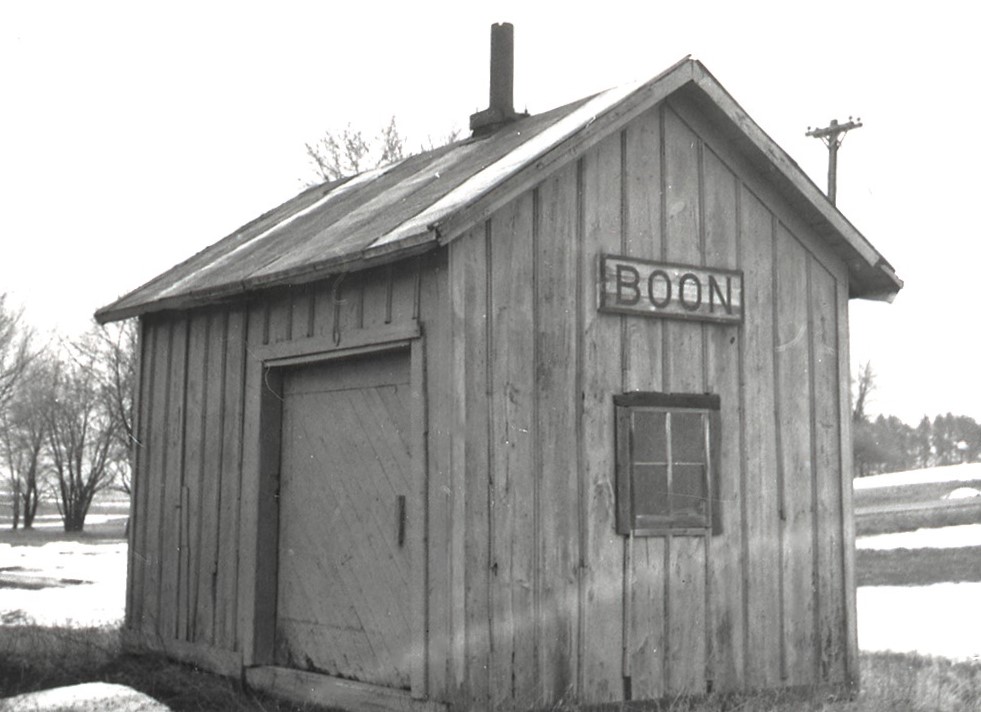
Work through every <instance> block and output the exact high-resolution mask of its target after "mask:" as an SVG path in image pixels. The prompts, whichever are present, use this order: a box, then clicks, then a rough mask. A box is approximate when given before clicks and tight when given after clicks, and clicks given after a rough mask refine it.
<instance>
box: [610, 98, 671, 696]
mask: <svg viewBox="0 0 981 712" xmlns="http://www.w3.org/2000/svg"><path fill="white" fill-rule="evenodd" d="M661 123H662V122H661V112H660V109H659V108H655V109H652V110H651V111H649V112H647V113H646V114H644V115H643V116H642V117H640V118H638V119H637V120H636V121H634V122H632V123H631V124H629V125H628V126H627V127H626V129H625V130H624V139H623V144H622V154H623V165H624V168H623V181H624V196H623V208H622V209H623V214H624V218H623V227H624V230H623V252H624V253H625V254H628V255H631V256H635V257H641V258H644V259H651V260H660V259H662V258H663V254H662V252H663V249H662V246H663V234H664V229H663V216H664V209H663V208H664V206H663V197H664V193H663V188H664V186H663V181H662V175H663V171H662V166H661V163H662V161H661V158H662V141H661ZM620 322H621V343H622V351H621V371H622V389H623V390H624V391H660V390H663V389H664V379H663V373H662V367H663V360H662V351H663V344H664V325H663V322H662V320H660V319H643V318H633V317H621V318H620ZM631 547H632V548H631V552H632V553H631V555H630V556H629V557H628V560H627V561H626V566H625V574H624V575H625V581H624V593H625V595H624V606H625V609H626V615H625V616H624V618H625V622H626V630H625V631H624V645H625V647H626V656H625V658H626V661H627V662H628V663H629V669H627V670H624V671H623V674H624V676H626V677H629V678H630V686H631V688H632V690H631V691H632V694H633V697H634V698H636V699H646V698H657V697H661V696H663V695H664V694H665V691H666V690H665V687H664V650H665V649H664V601H665V593H666V590H665V582H666V578H665V577H666V571H665V567H664V560H665V556H664V554H665V550H666V549H665V540H664V537H637V538H635V539H634V540H633V543H632V545H631Z"/></svg>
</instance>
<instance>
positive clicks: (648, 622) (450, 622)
mask: <svg viewBox="0 0 981 712" xmlns="http://www.w3.org/2000/svg"><path fill="white" fill-rule="evenodd" d="M505 29H506V28H505ZM495 31H503V30H495ZM505 45H506V42H505ZM496 61H497V60H492V63H494V62H496ZM507 64H508V61H504V65H505V66H506V65H507ZM505 74H506V72H505ZM495 76H497V75H495ZM496 87H497V88H496V89H494V88H492V91H491V105H490V107H489V109H488V110H487V111H485V112H481V113H480V114H476V115H475V116H474V117H473V123H474V135H473V136H472V137H470V138H468V139H466V140H463V141H461V142H459V143H454V144H452V145H449V146H445V147H442V148H438V149H435V150H433V151H429V152H427V153H424V154H420V155H416V156H412V157H410V158H407V159H405V160H403V161H401V162H399V163H396V164H394V165H390V166H386V167H383V168H380V169H377V170H373V171H369V172H367V173H364V174H361V175H358V176H355V177H352V178H350V179H345V180H341V181H337V182H333V183H327V184H324V185H320V186H317V187H314V188H311V189H309V190H307V191H305V192H303V193H301V194H300V195H298V196H297V197H295V198H293V199H292V200H290V201H288V202H287V203H285V204H283V205H281V206H279V207H277V208H275V209H273V210H271V211H270V212H268V213H266V214H264V215H262V216H261V217H259V218H257V219H256V220H254V221H253V222H251V223H249V224H248V225H246V226H244V227H242V228H241V229H239V230H237V231H236V232H234V233H233V234H231V235H229V236H228V237H226V238H225V239H223V240H221V241H219V242H217V243H215V244H214V245H212V246H210V247H208V248H207V249H205V250H203V251H202V252H200V253H199V254H197V255H195V256H193V257H191V258H190V259H189V260H187V261H186V262H184V263H182V264H180V265H178V266H176V267H174V268H173V269H171V270H170V271H168V272H167V273H165V274H163V275H161V276H160V277H158V278H156V279H154V280H152V281H151V282H149V283H148V284H146V285H144V286H142V287H140V288H139V289H137V290H135V291H134V292H132V293H130V294H129V295H127V296H125V297H123V298H121V299H120V300H118V301H117V302H115V303H114V304H112V305H110V306H107V307H105V308H103V309H102V310H100V311H99V312H98V314H97V317H98V319H99V320H100V321H103V322H105V321H111V320H116V319H123V318H127V317H133V316H138V317H139V318H140V325H141V326H140V333H141V342H140V343H141V346H140V349H141V358H140V375H139V379H138V381H139V392H138V426H137V429H138V447H137V453H136V475H135V478H134V481H135V490H134V495H133V516H132V522H131V528H130V559H129V585H128V589H127V604H126V623H125V635H126V640H127V644H128V645H130V646H131V647H133V648H136V649H139V650H153V651H163V652H165V653H167V654H169V655H171V656H173V657H175V658H178V659H181V660H186V661H191V662H194V663H196V664H198V665H201V666H203V667H206V668H208V669H211V670H214V671H217V672H219V673H223V674H227V675H235V676H237V675H242V674H244V677H245V679H246V680H247V681H248V683H250V684H252V685H255V686H258V687H262V688H266V689H271V690H273V691H276V692H278V693H282V694H286V695H291V696H294V697H300V698H303V699H316V700H320V701H325V702H331V703H334V704H339V705H348V706H350V707H352V708H358V709H362V708H363V709H374V708H379V709H413V708H419V709H444V708H445V709H452V710H469V709H526V708H531V707H547V706H550V705H554V704H556V703H559V702H604V701H619V700H625V699H646V698H658V697H664V696H676V695H679V694H700V693H705V692H707V691H740V690H750V689H758V688H774V687H780V688H789V687H794V688H798V687H799V688H815V687H822V688H823V687H825V686H827V687H830V688H835V687H844V686H848V685H851V684H854V683H855V682H856V681H857V677H858V650H857V644H856V627H855V583H854V570H853V548H854V530H853V523H852V499H851V498H852V486H851V477H852V473H851V457H850V451H851V447H850V444H851V434H850V430H849V423H850V418H849V365H848V300H849V298H872V299H879V298H886V299H888V298H891V296H892V295H894V294H895V293H896V292H897V291H898V290H899V289H900V287H901V286H902V283H901V281H900V280H899V279H898V278H897V277H896V275H895V274H894V272H893V270H892V269H891V268H890V266H889V264H888V263H887V262H886V261H885V260H884V259H883V257H882V256H881V255H880V254H879V252H877V251H876V250H875V249H874V248H873V247H872V245H871V244H870V243H869V242H868V241H867V240H866V238H865V237H863V236H862V234H860V233H859V232H858V230H856V229H855V227H853V226H852V225H851V223H849V222H848V220H847V219H846V218H845V217H844V216H843V215H842V214H841V213H840V212H839V211H838V210H837V209H836V208H835V207H834V206H833V205H832V204H831V203H830V202H829V201H828V200H827V199H826V197H825V196H824V194H823V193H822V192H821V191H820V190H819V189H818V188H817V187H816V186H815V185H814V184H813V183H812V182H811V181H810V180H809V179H808V178H807V177H806V176H805V175H804V174H803V173H802V171H801V170H800V168H798V166H797V165H796V164H795V163H794V162H793V161H792V160H791V159H790V158H789V157H788V156H787V155H786V154H785V153H784V151H783V150H781V149H780V148H779V147H778V146H777V145H776V144H775V143H774V142H773V141H772V140H771V139H770V138H769V137H768V136H767V135H766V134H765V133H764V132H763V131H762V130H761V129H760V128H759V126H757V125H756V124H755V123H754V122H753V120H752V119H750V118H749V116H747V115H746V113H745V112H744V111H743V110H742V108H740V106H739V105H738V104H737V103H736V102H735V101H734V100H733V98H732V97H730V96H729V94H728V93H726V91H725V90H724V89H723V88H722V87H721V86H720V85H719V83H718V82H717V81H716V80H715V78H713V77H712V75H711V74H709V73H708V71H707V70H706V69H705V67H704V66H702V64H700V63H699V62H697V61H693V60H691V59H685V60H683V61H681V62H679V63H678V64H676V65H674V66H672V67H670V68H669V69H667V70H666V71H665V72H663V73H661V74H659V75H658V76H656V77H654V78H653V79H651V80H649V81H646V82H641V83H636V84H632V85H629V86H624V87H620V88H616V89H611V90H609V91H605V92H603V93H600V94H597V95H595V96H592V97H589V98H586V99H583V100H581V101H578V102H575V103H573V104H570V105H568V106H564V107H561V108H558V109H555V110H553V111H549V112H547V113H543V114H540V115H536V116H523V115H518V114H516V113H515V112H514V111H513V109H512V107H511V102H510V96H509V92H510V89H509V87H508V81H507V77H504V80H503V83H498V84H497V85H496ZM502 87H503V89H502Z"/></svg>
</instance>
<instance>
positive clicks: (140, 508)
mask: <svg viewBox="0 0 981 712" xmlns="http://www.w3.org/2000/svg"><path fill="white" fill-rule="evenodd" d="M136 328H137V342H136V352H137V353H138V354H139V355H140V358H139V359H138V360H137V363H136V376H135V382H136V390H135V393H134V399H135V400H134V403H133V413H134V422H133V423H132V425H133V442H132V443H131V444H130V447H132V449H133V455H132V463H133V470H132V472H130V482H131V483H132V490H133V491H132V493H131V495H130V509H129V537H128V541H127V545H128V547H129V550H128V555H127V557H126V560H127V561H126V566H127V575H126V614H125V627H126V628H134V627H135V622H136V621H137V620H139V617H140V616H139V611H141V610H142V608H143V563H142V561H143V560H145V559H146V528H145V526H144V520H145V519H146V506H147V505H146V497H145V492H144V491H145V490H146V489H147V487H146V485H145V484H144V478H145V477H146V475H147V472H146V466H147V463H146V445H147V433H148V431H149V415H150V413H151V412H152V411H153V406H152V404H151V402H150V397H151V395H152V392H153V387H152V384H153V342H152V341H150V340H148V339H147V333H148V332H149V331H150V327H149V326H148V325H147V322H146V319H140V320H139V322H138V323H137V327H136ZM137 552H139V553H140V560H141V563H140V564H139V566H137V558H136V556H137ZM137 601H139V603H137ZM137 606H139V608H137Z"/></svg>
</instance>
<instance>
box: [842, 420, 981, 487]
mask: <svg viewBox="0 0 981 712" xmlns="http://www.w3.org/2000/svg"><path fill="white" fill-rule="evenodd" d="M852 432H853V436H854V448H855V449H854V453H855V474H856V476H858V477H863V476H865V475H877V474H880V473H883V472H902V471H904V470H916V469H920V468H923V467H938V466H942V465H956V464H958V463H961V462H978V461H979V460H981V425H979V424H978V423H977V421H975V420H974V418H970V417H968V416H966V415H951V414H950V413H947V415H938V416H936V417H935V418H934V419H933V420H930V418H928V417H927V416H925V415H924V416H923V418H922V419H921V420H920V423H919V425H917V426H916V427H915V428H914V427H912V426H909V425H907V424H906V423H904V422H903V421H901V420H900V419H899V418H897V417H896V416H894V415H880V416H878V417H876V418H875V419H874V420H873V419H870V418H867V417H861V418H858V417H856V418H855V419H854V422H853V425H852Z"/></svg>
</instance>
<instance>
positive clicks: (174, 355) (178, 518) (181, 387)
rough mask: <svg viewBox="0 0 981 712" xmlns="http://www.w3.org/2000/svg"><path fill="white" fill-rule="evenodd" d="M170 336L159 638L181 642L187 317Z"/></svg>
mask: <svg viewBox="0 0 981 712" xmlns="http://www.w3.org/2000/svg"><path fill="white" fill-rule="evenodd" d="M172 328H173V330H172V333H171V336H172V341H171V348H170V354H169V361H170V363H169V373H168V388H167V403H168V407H167V420H166V426H165V429H164V432H165V433H166V435H165V438H166V440H165V444H164V447H165V448H166V464H165V466H164V480H163V486H164V492H163V511H162V513H161V522H160V525H161V537H162V544H161V552H160V553H161V561H160V564H161V567H160V600H159V602H158V603H159V616H160V635H161V637H163V639H165V640H170V639H179V632H178V599H179V592H180V586H181V581H180V557H181V554H182V548H181V547H182V544H183V541H182V539H181V531H182V529H183V527H184V517H185V516H186V512H185V511H183V508H182V506H181V501H182V489H183V482H184V417H185V413H186V410H185V406H186V403H185V400H184V395H185V388H186V385H187V384H186V380H185V379H186V374H187V368H186V364H187V329H188V320H187V318H186V317H185V318H175V320H174V324H173V327H172Z"/></svg>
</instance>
